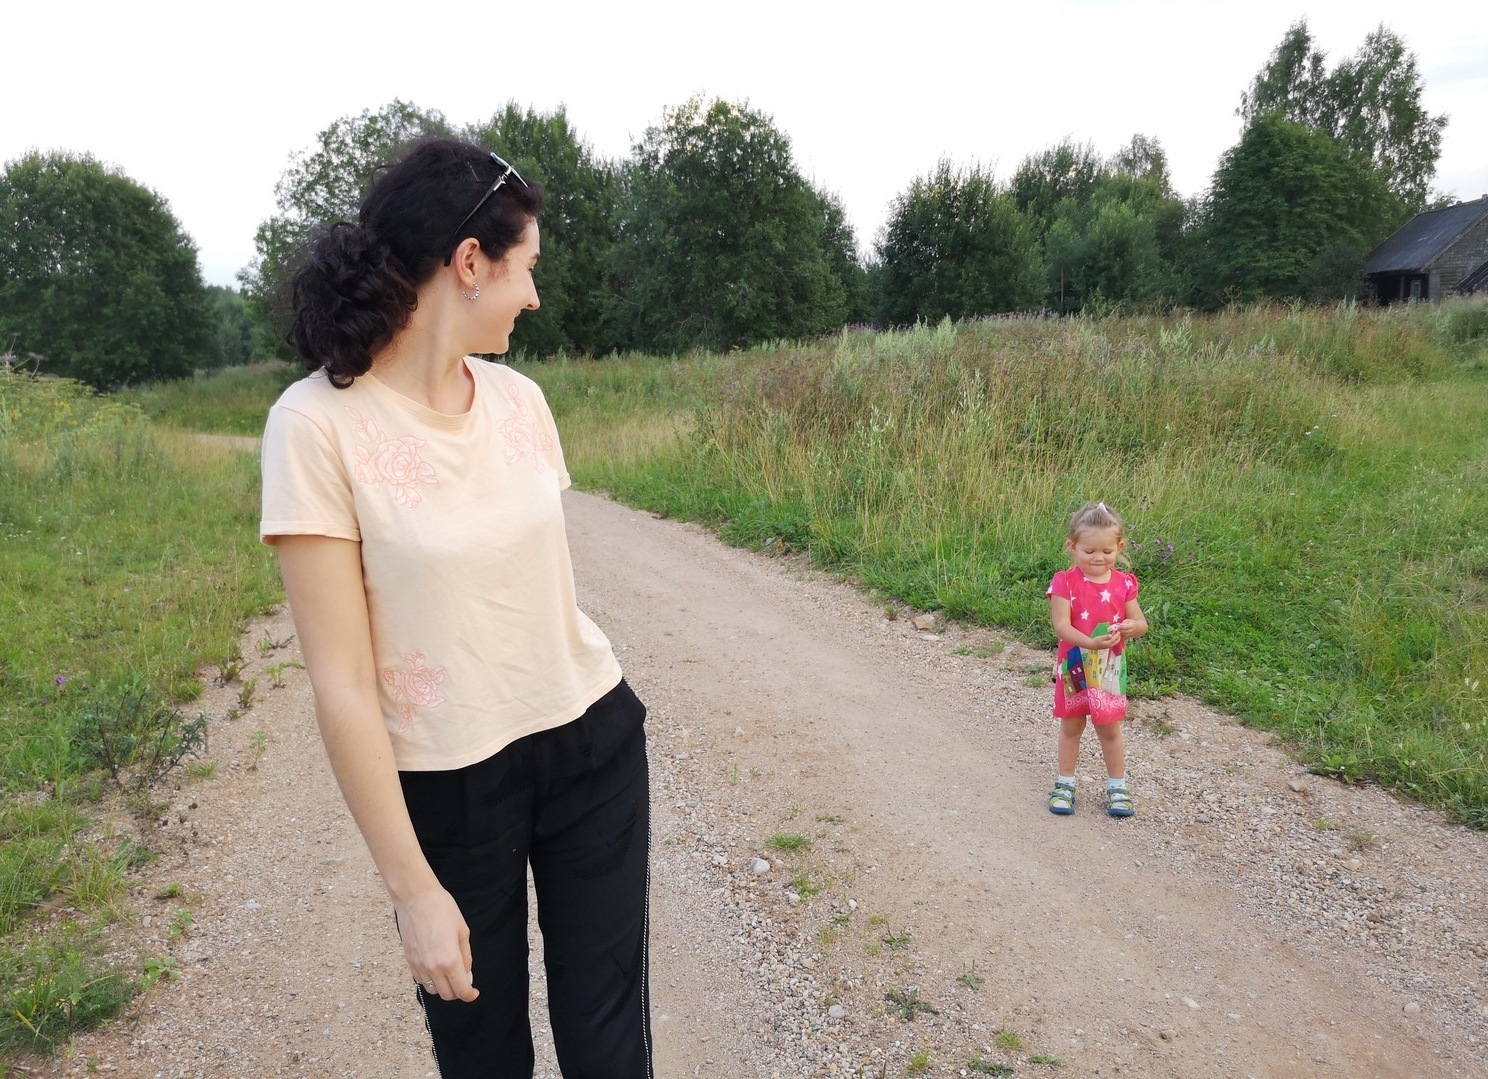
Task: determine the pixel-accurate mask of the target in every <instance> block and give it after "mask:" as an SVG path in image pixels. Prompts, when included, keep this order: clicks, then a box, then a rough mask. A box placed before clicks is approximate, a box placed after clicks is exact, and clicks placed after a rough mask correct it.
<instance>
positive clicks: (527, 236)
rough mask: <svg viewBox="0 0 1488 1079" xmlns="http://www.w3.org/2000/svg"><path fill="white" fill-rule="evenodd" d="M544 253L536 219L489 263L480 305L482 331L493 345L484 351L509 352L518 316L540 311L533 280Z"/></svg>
mask: <svg viewBox="0 0 1488 1079" xmlns="http://www.w3.org/2000/svg"><path fill="white" fill-rule="evenodd" d="M540 255H541V251H540V242H539V238H538V234H537V221H536V220H535V219H534V220H532V221H529V222H527V230H526V231H525V232H523V233H522V238H521V240H519V241H518V242H517V244H516V245H515V246H514V247H512V248H511V249H510V250H508V251H507V253H506V255H505V256H504V257H503V258H501V259H500V260H499V261H495V262H491V263H489V264H488V265H489V266H490V271H489V277H488V282H489V283H486V284H483V285H482V288H481V298H480V299H479V300H478V301H476V307H477V309H479V310H480V313H481V315H482V316H483V325H482V332H483V335H485V336H487V337H488V339H489V340H490V342H491V347H489V348H484V349H482V350H481V351H483V352H494V353H497V354H501V353H504V352H506V351H507V350H508V349H510V348H511V333H512V327H513V326H515V324H516V321H517V316H518V315H520V314H521V313H522V312H523V311H536V310H537V306H538V301H537V285H536V284H535V283H534V282H533V280H532V270H533V267H535V266H536V265H537V260H538V258H539V257H540ZM487 297H489V298H490V302H489V303H487Z"/></svg>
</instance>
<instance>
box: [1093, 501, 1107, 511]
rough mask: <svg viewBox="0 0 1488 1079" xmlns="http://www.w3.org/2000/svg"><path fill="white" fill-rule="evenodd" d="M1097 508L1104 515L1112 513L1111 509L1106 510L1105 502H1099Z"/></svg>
mask: <svg viewBox="0 0 1488 1079" xmlns="http://www.w3.org/2000/svg"><path fill="white" fill-rule="evenodd" d="M1095 508H1096V509H1098V510H1100V511H1101V512H1102V513H1110V512H1111V511H1110V510H1109V509H1107V508H1106V504H1105V503H1104V502H1097V503H1096V504H1095Z"/></svg>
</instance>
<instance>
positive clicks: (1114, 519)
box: [1069, 502, 1126, 543]
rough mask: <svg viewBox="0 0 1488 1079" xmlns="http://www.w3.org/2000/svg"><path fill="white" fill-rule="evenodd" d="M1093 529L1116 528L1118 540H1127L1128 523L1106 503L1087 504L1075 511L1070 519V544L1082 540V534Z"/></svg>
mask: <svg viewBox="0 0 1488 1079" xmlns="http://www.w3.org/2000/svg"><path fill="white" fill-rule="evenodd" d="M1093 528H1114V529H1115V530H1116V537H1117V538H1118V539H1125V538H1126V522H1125V521H1123V520H1122V519H1121V514H1119V513H1117V512H1116V511H1115V510H1113V509H1112V508H1111V507H1110V506H1108V505H1106V504H1105V503H1104V502H1087V503H1085V505H1083V506H1081V507H1080V508H1079V509H1078V510H1076V511H1075V515H1074V516H1073V517H1071V518H1070V525H1069V538H1070V542H1071V543H1074V542H1075V541H1076V540H1077V539H1079V538H1080V533H1082V532H1089V531H1090V530H1091V529H1093Z"/></svg>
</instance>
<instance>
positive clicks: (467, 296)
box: [460, 285, 480, 303]
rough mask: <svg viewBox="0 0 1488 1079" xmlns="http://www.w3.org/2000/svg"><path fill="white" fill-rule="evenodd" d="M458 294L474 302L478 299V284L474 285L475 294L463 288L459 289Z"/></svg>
mask: <svg viewBox="0 0 1488 1079" xmlns="http://www.w3.org/2000/svg"><path fill="white" fill-rule="evenodd" d="M460 295H461V296H464V297H465V298H466V299H467V300H469V301H470V302H471V303H474V302H475V301H476V300H478V299H480V286H479V285H476V286H475V295H474V296H472V295H470V293H468V292H466V291H465V290H464V289H461V290H460Z"/></svg>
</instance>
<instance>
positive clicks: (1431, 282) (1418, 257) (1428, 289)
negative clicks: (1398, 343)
mask: <svg viewBox="0 0 1488 1079" xmlns="http://www.w3.org/2000/svg"><path fill="white" fill-rule="evenodd" d="M1364 273H1365V276H1367V277H1368V278H1369V283H1370V286H1371V287H1372V288H1373V291H1374V295H1375V298H1376V299H1378V300H1379V302H1380V303H1399V302H1401V301H1407V302H1416V301H1420V300H1440V299H1442V298H1443V297H1445V296H1450V295H1452V294H1453V293H1456V292H1461V291H1467V292H1471V291H1479V290H1481V289H1483V288H1484V285H1485V283H1488V195H1484V196H1483V197H1482V198H1480V199H1476V200H1474V201H1472V202H1459V203H1458V204H1457V205H1456V206H1448V207H1447V208H1446V209H1443V210H1427V211H1426V212H1425V213H1419V214H1417V215H1416V216H1415V217H1413V218H1411V219H1410V220H1409V221H1407V222H1406V223H1405V224H1404V225H1402V226H1401V227H1400V228H1399V229H1398V230H1396V232H1395V233H1394V234H1393V235H1391V236H1390V238H1389V239H1388V240H1386V241H1385V242H1384V243H1382V244H1380V245H1379V246H1378V247H1376V248H1375V249H1374V250H1373V251H1372V252H1371V253H1370V255H1369V261H1368V262H1367V263H1366V264H1365V267H1364Z"/></svg>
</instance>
